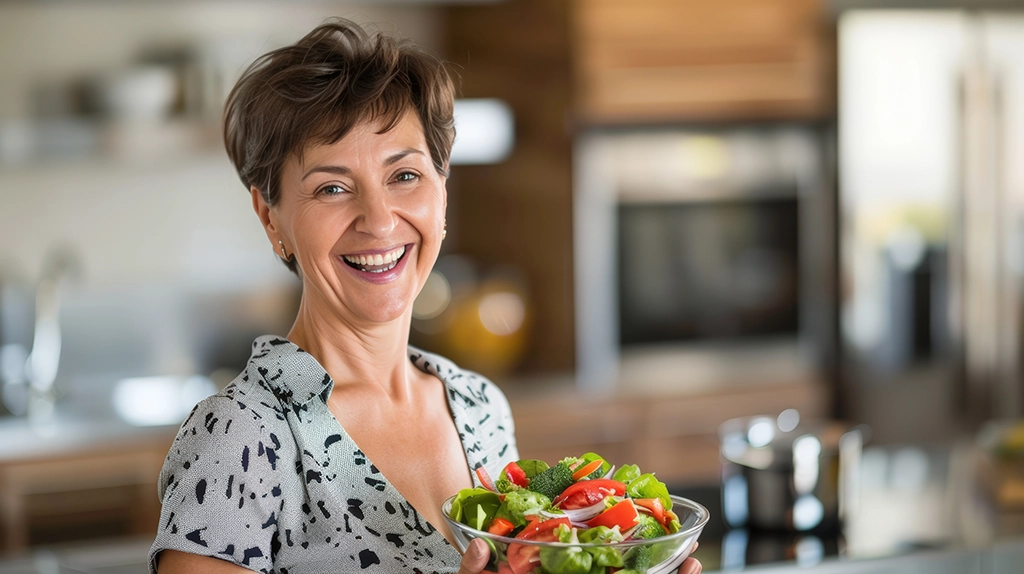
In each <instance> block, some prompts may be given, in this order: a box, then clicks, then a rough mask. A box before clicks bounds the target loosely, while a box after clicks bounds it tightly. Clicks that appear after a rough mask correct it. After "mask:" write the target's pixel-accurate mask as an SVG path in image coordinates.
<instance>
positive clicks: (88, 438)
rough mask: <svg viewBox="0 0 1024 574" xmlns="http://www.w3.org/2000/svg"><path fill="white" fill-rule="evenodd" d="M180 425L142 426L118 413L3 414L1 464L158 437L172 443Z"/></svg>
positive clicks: (116, 446)
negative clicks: (36, 417) (35, 418)
mask: <svg viewBox="0 0 1024 574" xmlns="http://www.w3.org/2000/svg"><path fill="white" fill-rule="evenodd" d="M177 429H178V425H173V426H152V427H139V426H134V425H130V424H128V423H126V422H124V421H121V420H120V419H117V418H115V417H105V418H93V417H84V416H77V415H75V414H72V413H61V414H60V415H59V416H56V417H54V418H53V419H52V420H50V421H46V422H41V423H30V422H29V421H27V420H26V419H24V418H15V417H8V418H0V464H4V463H8V462H13V461H24V460H31V459H41V458H53V457H61V456H66V455H69V454H80V453H82V452H83V451H91V450H97V449H101V450H118V449H121V448H124V447H129V446H132V445H137V444H140V443H147V442H151V441H158V442H161V443H164V444H165V449H166V446H168V445H169V444H170V439H171V438H173V436H174V432H175V431H177Z"/></svg>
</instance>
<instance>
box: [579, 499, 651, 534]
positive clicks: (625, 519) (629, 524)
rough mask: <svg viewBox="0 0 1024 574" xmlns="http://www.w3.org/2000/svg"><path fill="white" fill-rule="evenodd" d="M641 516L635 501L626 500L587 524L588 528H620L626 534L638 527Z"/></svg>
mask: <svg viewBox="0 0 1024 574" xmlns="http://www.w3.org/2000/svg"><path fill="white" fill-rule="evenodd" d="M639 516H640V514H639V513H638V512H637V510H636V506H634V505H633V500H632V499H630V498H624V499H622V500H621V501H619V502H618V503H616V504H615V506H613V507H611V508H609V509H608V510H605V511H604V512H602V513H601V514H598V515H597V516H595V517H594V518H591V519H590V521H589V522H587V527H589V528H594V527H595V526H607V527H608V528H614V527H615V526H618V527H619V530H621V531H623V532H625V531H626V530H629V529H630V528H633V527H634V526H636V523H637V519H638V517H639Z"/></svg>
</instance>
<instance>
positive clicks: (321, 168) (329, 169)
mask: <svg viewBox="0 0 1024 574" xmlns="http://www.w3.org/2000/svg"><path fill="white" fill-rule="evenodd" d="M412 154H419V155H422V156H426V154H425V153H423V152H422V151H420V150H418V149H416V148H411V147H410V148H405V149H403V150H402V151H400V152H398V153H395V154H392V155H390V156H388V157H387V158H386V159H385V160H384V165H392V164H395V163H398V162H400V161H402V158H405V157H408V156H410V155H412ZM314 173H329V174H331V175H348V174H350V173H352V170H351V169H349V168H347V167H345V166H343V165H318V166H316V167H314V168H313V169H311V170H309V171H307V172H306V173H305V174H304V175H303V176H302V181H305V180H306V178H307V177H309V176H311V175H313V174H314Z"/></svg>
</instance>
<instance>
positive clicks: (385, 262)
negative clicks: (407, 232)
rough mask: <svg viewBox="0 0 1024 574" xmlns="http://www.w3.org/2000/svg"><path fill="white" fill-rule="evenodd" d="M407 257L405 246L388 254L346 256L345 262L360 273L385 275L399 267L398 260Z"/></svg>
mask: <svg viewBox="0 0 1024 574" xmlns="http://www.w3.org/2000/svg"><path fill="white" fill-rule="evenodd" d="M403 255H405V246H404V245H403V246H402V247H399V248H398V249H394V250H392V251H388V252H387V253H377V254H375V255H345V256H344V259H345V262H346V263H348V264H349V265H351V266H352V267H355V268H356V269H359V270H360V271H367V272H369V273H383V272H385V271H388V270H391V269H394V268H395V265H398V260H399V259H401V258H402V256H403Z"/></svg>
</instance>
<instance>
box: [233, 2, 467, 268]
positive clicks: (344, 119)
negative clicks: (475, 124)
mask: <svg viewBox="0 0 1024 574" xmlns="http://www.w3.org/2000/svg"><path fill="white" fill-rule="evenodd" d="M454 97H455V89H454V87H453V85H452V80H451V77H450V76H449V74H448V71H447V70H446V69H445V66H444V63H443V62H442V61H441V60H440V59H438V58H437V57H435V56H433V55H432V54H430V53H428V52H426V51H424V50H423V49H421V48H419V47H418V46H416V45H415V44H413V43H412V42H410V41H407V40H397V39H395V38H392V37H390V36H387V35H384V34H382V33H380V32H374V33H370V32H367V31H366V30H364V29H363V28H362V27H361V26H359V25H358V24H356V23H355V22H351V21H349V20H345V19H342V18H337V19H331V20H328V21H327V22H325V23H323V24H321V25H320V26H318V27H316V28H315V29H314V30H313V31H312V32H310V33H309V34H307V35H306V36H305V37H304V38H302V39H301V40H299V41H298V42H296V43H295V44H293V45H291V46H286V47H284V48H279V49H277V50H274V51H272V52H269V53H267V54H264V55H263V56H261V57H260V58H258V59H257V60H256V61H255V62H253V63H252V65H250V66H249V68H248V69H246V71H245V72H244V73H243V74H242V77H241V78H240V79H239V80H238V83H237V84H235V87H234V89H232V90H231V94H230V95H228V98H227V103H226V104H225V107H224V144H225V147H226V148H227V152H228V157H229V158H230V159H231V162H232V163H233V164H234V165H235V169H236V170H237V171H238V176H239V177H240V178H241V180H242V183H243V184H244V185H245V187H246V189H249V188H251V187H256V188H257V189H259V190H260V193H261V194H262V195H263V199H264V200H266V202H267V204H268V205H275V204H276V203H277V201H278V199H279V198H280V186H279V184H280V173H281V167H282V165H283V164H284V162H285V160H286V159H287V158H288V156H289V155H291V154H293V153H294V154H299V155H300V156H301V154H302V151H303V149H305V147H306V146H307V145H310V144H314V143H317V144H330V143H334V142H336V141H338V140H340V139H342V138H343V137H345V135H346V134H347V133H348V132H349V130H351V129H352V127H353V126H355V125H356V124H358V123H360V122H363V121H371V120H380V121H382V123H383V125H384V129H383V130H382V132H385V131H387V130H389V129H391V128H393V127H394V126H395V124H396V123H398V121H399V120H400V119H401V117H402V115H403V114H404V113H405V112H406V111H407V110H410V109H412V110H415V112H416V114H417V116H419V119H420V122H421V123H422V125H423V131H424V135H425V136H426V140H427V147H428V148H429V151H430V157H431V160H432V161H433V164H434V167H435V168H436V169H437V170H438V172H440V173H442V174H447V170H448V159H449V156H450V155H451V149H452V143H453V142H454V141H455V121H454V118H453V116H452V106H453V102H454ZM289 259H291V261H290V262H289V265H288V266H289V268H291V269H292V270H293V271H295V268H294V259H293V258H289Z"/></svg>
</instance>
